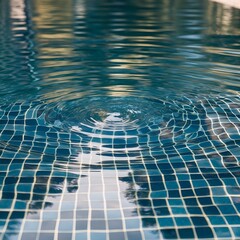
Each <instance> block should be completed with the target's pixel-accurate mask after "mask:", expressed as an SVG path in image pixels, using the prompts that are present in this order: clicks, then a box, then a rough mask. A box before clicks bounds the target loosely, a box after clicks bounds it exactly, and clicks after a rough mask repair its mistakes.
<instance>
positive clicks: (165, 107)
mask: <svg viewBox="0 0 240 240" xmlns="http://www.w3.org/2000/svg"><path fill="white" fill-rule="evenodd" d="M174 111H177V109H176V106H174V105H173V104H172V103H170V102H167V101H166V100H161V99H154V98H141V97H139V98H138V97H125V98H124V97H92V98H84V99H76V100H71V101H65V102H60V103H57V104H56V105H55V106H53V107H50V108H49V109H48V110H46V117H45V119H46V122H47V123H49V124H52V125H54V126H57V127H61V128H63V129H65V130H72V131H76V132H78V131H79V132H81V131H82V130H86V129H88V130H87V131H89V132H95V131H98V130H101V131H103V130H106V131H126V132H128V131H130V130H136V129H139V128H141V127H146V126H151V125H155V124H160V123H161V122H162V121H163V118H164V117H166V116H167V115H171V114H172V112H174Z"/></svg>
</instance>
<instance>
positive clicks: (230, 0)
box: [212, 0, 240, 8]
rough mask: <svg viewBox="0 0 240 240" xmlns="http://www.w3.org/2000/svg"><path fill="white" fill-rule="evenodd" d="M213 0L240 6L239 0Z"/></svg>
mask: <svg viewBox="0 0 240 240" xmlns="http://www.w3.org/2000/svg"><path fill="white" fill-rule="evenodd" d="M212 1H214V2H219V3H223V4H226V5H229V6H231V7H235V8H240V1H239V0H212Z"/></svg>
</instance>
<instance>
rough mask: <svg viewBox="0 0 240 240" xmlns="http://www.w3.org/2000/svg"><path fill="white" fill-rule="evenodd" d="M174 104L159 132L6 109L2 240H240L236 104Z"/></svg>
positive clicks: (0, 176)
mask: <svg viewBox="0 0 240 240" xmlns="http://www.w3.org/2000/svg"><path fill="white" fill-rule="evenodd" d="M183 103H184V104H183ZM171 104H173V105H175V106H176V107H177V109H179V111H178V112H173V113H172V114H171V115H166V116H164V117H163V121H162V123H161V124H160V125H156V124H153V123H152V124H149V125H148V126H141V127H139V128H138V129H133V130H126V131H124V130H123V131H121V130H117V131H110V130H107V131H106V130H105V129H88V127H86V129H82V132H74V131H68V132H66V131H63V130H62V129H61V127H60V126H54V125H50V124H47V123H46V122H45V114H46V112H45V109H46V108H47V105H45V104H42V103H38V102H33V103H30V104H27V103H15V104H13V105H10V106H2V107H1V108H0V131H1V135H0V140H1V141H0V154H1V155H0V156H1V157H0V159H1V162H0V234H1V235H0V239H4V240H5V239H21V240H25V239H38V240H40V239H41V240H42V239H54V240H55V239H86V240H90V239H91V240H95V239H98V240H99V239H100V240H102V239H104V240H105V239H106V240H109V239H129V240H131V239H143V240H148V239H151V240H152V239H161V238H164V239H188V238H189V239H193V238H195V239H198V238H199V239H200V238H202V239H239V238H240V230H239V229H240V227H239V226H240V200H239V194H240V186H239V180H240V179H239V158H240V148H239V147H240V134H239V131H240V130H239V126H240V121H239V120H240V98H239V96H222V97H219V96H215V97H213V98H210V97H205V96H202V97H201V98H192V99H191V98H187V97H184V99H183V101H178V100H171Z"/></svg>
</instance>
